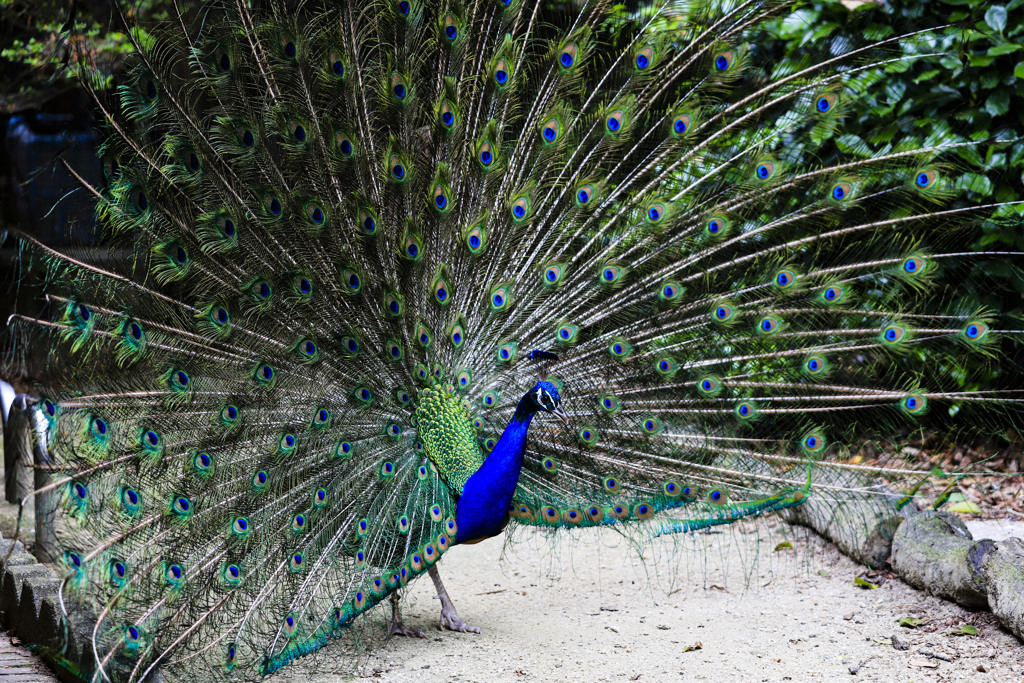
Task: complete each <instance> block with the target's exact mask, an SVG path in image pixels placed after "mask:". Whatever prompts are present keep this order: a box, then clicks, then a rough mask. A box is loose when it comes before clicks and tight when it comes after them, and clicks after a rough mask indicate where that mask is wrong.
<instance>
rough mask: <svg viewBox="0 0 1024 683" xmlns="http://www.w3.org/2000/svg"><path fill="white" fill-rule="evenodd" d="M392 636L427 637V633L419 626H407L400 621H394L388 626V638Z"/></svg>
mask: <svg viewBox="0 0 1024 683" xmlns="http://www.w3.org/2000/svg"><path fill="white" fill-rule="evenodd" d="M391 636H405V637H407V638H426V637H427V634H426V633H424V632H423V631H421V630H419V629H418V628H412V627H410V626H406V625H405V624H403V623H402V622H400V621H392V622H391V625H390V626H388V638H390V637H391Z"/></svg>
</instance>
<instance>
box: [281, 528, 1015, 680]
mask: <svg viewBox="0 0 1024 683" xmlns="http://www.w3.org/2000/svg"><path fill="white" fill-rule="evenodd" d="M1021 529H1022V525H1021V523H1020V522H1018V523H1016V525H1015V526H1007V525H1005V524H1004V525H1002V527H1001V528H1000V527H999V525H997V526H996V528H995V531H994V533H993V532H992V529H991V528H989V529H986V533H976V534H975V536H976V537H982V536H989V537H993V536H996V537H998V536H1000V535H1005V534H1006V533H1007V531H1008V530H1009V532H1010V533H1012V534H1013V535H1024V534H1022V531H1021ZM785 541H788V542H789V543H791V544H792V546H793V547H792V548H788V547H784V548H776V546H777V545H778V544H779V543H780V542H785ZM503 544H504V539H503V538H496V539H491V540H490V541H486V542H484V543H480V544H478V545H475V546H463V547H456V548H453V549H452V550H451V551H450V552H449V553H448V554H446V555H445V556H444V557H443V558H442V560H441V562H440V565H439V566H440V570H441V575H442V577H443V578H444V581H445V585H446V587H447V589H448V592H449V594H450V595H451V596H452V599H453V601H454V602H455V605H456V607H457V608H458V610H459V614H460V616H461V617H462V618H463V619H464V620H465V621H467V622H468V623H471V624H473V625H475V626H479V627H481V628H482V629H483V634H481V635H474V634H463V633H452V632H444V633H441V632H439V631H437V630H436V624H437V621H436V620H437V614H438V613H439V609H440V608H439V606H438V602H437V600H436V599H435V598H434V591H433V585H432V584H431V582H430V580H429V578H427V577H425V576H424V577H423V578H421V579H419V580H417V581H416V582H414V583H413V584H412V585H411V586H410V587H409V588H408V589H407V590H406V594H405V596H404V597H403V616H404V617H405V622H406V624H407V625H409V626H414V627H417V628H421V629H424V630H425V631H427V633H428V636H429V639H428V640H420V639H410V638H393V639H391V640H390V641H387V642H384V637H383V636H384V615H385V614H386V612H385V611H384V608H378V609H377V610H375V611H374V612H372V613H371V616H370V617H369V618H368V619H366V621H365V623H364V624H363V626H362V628H361V629H357V630H358V631H361V633H362V637H361V638H362V639H361V642H362V655H361V658H360V659H359V664H358V667H357V669H356V671H355V673H354V674H352V673H350V672H351V667H352V664H351V662H352V659H351V655H350V654H347V652H346V650H348V652H351V650H350V649H349V648H346V647H345V646H344V645H343V644H341V643H338V646H337V647H334V646H330V645H329V646H328V647H327V648H325V649H324V650H321V652H320V653H317V654H316V655H313V656H311V657H308V658H306V659H303V660H300V661H299V662H296V663H295V664H293V665H291V666H290V667H287V668H285V669H284V670H283V671H281V672H280V673H279V674H277V675H275V676H273V677H271V678H270V679H267V680H268V681H271V682H272V683H286V682H295V683H299V682H302V683H305V682H308V681H346V680H352V679H353V678H362V677H366V678H376V679H378V680H382V681H396V682H400V681H417V682H420V681H481V682H483V681H488V682H489V681H572V682H573V683H577V682H579V683H582V682H586V681H627V680H629V681H637V680H639V681H697V680H711V681H833V680H848V681H904V682H912V681H913V682H919V681H1000V682H1002V681H1007V682H1013V683H1020V682H1022V681H1024V644H1022V643H1021V642H1020V641H1018V640H1017V639H1016V638H1014V637H1013V636H1012V635H1010V634H1009V633H1007V632H1006V631H1004V630H1002V629H1001V628H1000V627H999V626H998V624H997V622H995V620H994V618H993V617H992V616H991V615H990V614H988V613H985V612H970V611H967V610H964V609H962V608H960V607H958V606H956V605H954V604H952V603H948V602H945V601H943V600H939V599H937V598H933V597H929V596H927V595H925V594H924V593H922V592H920V591H917V590H915V589H913V588H910V587H909V586H907V585H906V584H904V583H903V582H902V581H900V580H899V579H898V578H896V577H895V575H892V574H887V573H882V574H880V575H876V576H873V578H874V580H875V581H880V582H881V587H880V588H878V589H873V590H872V589H864V588H859V587H857V586H855V585H854V579H855V577H857V576H858V575H861V574H863V572H864V571H865V569H864V567H862V566H859V565H857V564H855V563H853V562H852V561H850V560H848V559H846V558H845V557H842V556H841V555H839V553H838V552H837V551H835V549H834V547H832V546H831V545H829V544H827V543H825V542H824V541H822V540H820V539H818V538H817V537H815V536H813V534H807V533H805V532H803V531H801V530H793V529H791V528H789V527H786V526H784V525H778V526H776V525H774V524H772V525H770V528H769V526H765V525H761V526H760V527H758V528H756V529H754V528H750V527H748V528H746V529H742V530H727V531H726V532H725V533H721V534H715V535H703V536H696V537H694V536H688V537H683V538H671V537H670V538H661V539H657V540H656V541H654V542H653V543H652V544H650V545H649V546H647V547H645V548H644V552H643V555H642V557H643V558H645V559H641V556H640V555H639V554H638V553H637V551H636V550H635V549H634V548H632V547H631V546H630V545H628V544H627V543H625V542H623V541H622V539H621V538H620V537H618V536H617V535H616V534H614V533H612V532H610V531H607V530H604V531H600V532H597V533H594V532H593V531H591V532H589V533H585V534H584V533H582V532H580V533H579V535H578V536H577V537H576V538H562V539H560V540H559V542H558V543H557V544H555V545H554V546H553V549H552V545H551V544H550V542H549V541H548V539H547V537H546V536H544V535H543V534H540V533H524V534H521V535H520V536H518V537H517V539H516V541H515V543H513V544H512V545H511V547H510V548H508V549H504V553H503ZM387 613H388V614H389V612H387ZM901 617H914V618H918V619H921V620H922V623H921V624H920V625H919V626H918V627H917V628H914V629H910V628H904V627H900V626H899V620H900V618H901ZM965 623H967V624H973V625H975V626H977V628H978V629H979V631H980V633H979V634H978V635H952V634H950V632H951V631H956V630H959V629H960V628H961V626H962V625H963V624H965ZM893 636H896V638H897V639H898V640H899V641H901V642H902V644H903V645H904V646H905V647H906V648H907V649H903V650H899V649H896V648H895V647H894V646H893V643H892V640H891V639H892V637H893ZM929 653H931V654H929ZM933 655H936V656H938V657H939V658H936V657H935V656H933ZM947 660H949V661H947ZM851 667H852V668H853V669H852V670H855V671H856V673H855V674H854V673H852V670H851Z"/></svg>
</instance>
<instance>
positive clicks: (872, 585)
mask: <svg viewBox="0 0 1024 683" xmlns="http://www.w3.org/2000/svg"><path fill="white" fill-rule="evenodd" d="M853 585H854V586H860V587H861V588H867V589H869V590H874V589H876V588H878V584H877V583H871V582H870V581H865V580H864V579H862V578H860V577H859V576H858V577H857V578H855V579H854V580H853Z"/></svg>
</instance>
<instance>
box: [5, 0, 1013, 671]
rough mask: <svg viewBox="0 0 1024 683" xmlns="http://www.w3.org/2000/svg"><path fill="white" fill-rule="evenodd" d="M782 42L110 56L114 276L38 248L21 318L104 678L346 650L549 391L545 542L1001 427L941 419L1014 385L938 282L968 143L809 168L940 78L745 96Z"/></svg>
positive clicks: (670, 523) (246, 33)
mask: <svg viewBox="0 0 1024 683" xmlns="http://www.w3.org/2000/svg"><path fill="white" fill-rule="evenodd" d="M116 9H117V10H118V12H119V13H120V16H121V18H122V19H123V20H124V21H125V22H126V24H129V25H130V22H131V20H130V19H129V18H128V17H127V15H126V14H125V12H126V10H125V8H123V7H120V6H117V7H116ZM784 9H785V6H784V5H782V4H778V3H776V2H774V0H765V1H761V0H740V1H737V2H724V3H704V2H693V3H686V4H680V3H677V2H656V3H654V4H653V5H651V6H649V7H645V8H643V9H640V10H637V11H635V12H633V11H630V12H625V11H624V10H622V9H621V8H619V9H617V8H616V7H613V6H612V4H611V3H607V2H603V1H590V0H588V1H581V2H579V3H576V4H573V3H553V4H543V3H529V2H523V1H522V0H479V1H478V2H469V1H467V2H457V1H446V2H439V3H426V2H422V1H419V0H400V1H398V2H394V1H392V0H387V1H385V0H380V1H375V0H362V1H361V2H359V1H354V0H353V1H348V0H334V1H332V2H316V1H311V2H302V1H298V0H254V1H253V2H248V3H240V2H230V1H228V0H214V1H213V2H211V3H209V4H207V5H205V6H204V7H203V9H202V11H200V12H197V13H196V14H195V15H194V16H191V15H190V16H183V17H180V18H177V19H175V20H174V21H171V22H169V23H167V24H166V25H163V26H161V27H159V28H158V29H156V30H151V31H143V30H141V29H138V28H137V27H136V28H134V29H132V30H130V31H129V32H128V35H129V36H130V39H131V41H132V43H133V45H134V47H135V53H134V54H133V55H132V56H131V58H130V61H129V63H128V66H127V67H126V69H125V75H124V78H123V82H122V84H121V85H120V86H119V87H118V88H117V90H116V92H114V93H113V95H112V96H106V95H104V94H103V93H101V92H99V91H95V90H94V92H95V94H96V100H97V103H98V106H99V110H100V113H101V115H102V119H103V124H104V126H105V129H106V131H107V137H106V142H105V144H104V145H103V148H102V160H103V168H104V173H105V184H104V185H103V186H102V187H90V188H89V190H90V191H91V192H92V193H93V194H94V195H95V197H96V206H97V213H98V215H99V217H100V219H101V222H102V225H103V229H104V235H105V236H106V238H107V239H108V241H109V243H110V244H111V245H112V252H111V258H110V259H108V261H107V262H105V263H104V264H103V265H99V264H97V263H95V262H91V261H87V260H83V259H82V258H79V257H77V256H76V255H75V254H74V253H70V252H63V251H60V250H58V249H55V248H53V247H49V246H46V245H44V244H41V243H39V242H37V241H35V240H33V239H32V238H31V237H25V238H24V239H25V241H26V243H27V244H29V245H30V246H31V248H32V249H33V251H34V253H36V254H38V255H39V256H40V257H42V259H43V260H44V262H45V264H46V267H47V271H48V278H49V288H50V296H49V302H50V308H49V314H48V317H44V318H40V319H31V318H26V317H18V318H16V319H15V320H14V321H13V322H12V325H13V326H14V327H15V328H16V329H17V330H20V331H21V332H23V335H22V337H21V339H22V340H23V344H22V347H21V349H20V350H21V352H23V353H29V354H45V355H46V365H45V368H46V369H45V376H44V378H43V379H42V380H41V383H40V386H39V389H38V392H39V397H40V409H41V411H42V412H43V414H44V415H45V416H46V418H47V419H48V420H49V423H50V427H49V451H50V454H51V457H52V458H53V459H54V461H55V463H56V464H57V466H58V469H59V472H58V473H55V475H54V477H53V481H52V483H51V484H50V490H52V491H53V492H55V493H57V494H58V495H59V497H60V499H61V504H60V505H61V511H62V513H63V515H64V516H65V517H66V519H67V522H68V524H67V528H66V529H63V530H62V531H61V543H62V548H63V557H62V558H61V564H62V567H63V569H64V571H65V572H66V576H67V581H66V582H65V585H64V587H63V589H62V590H63V593H64V596H65V599H66V600H68V602H69V604H74V603H79V604H83V605H87V606H88V607H89V608H90V609H91V610H92V611H93V613H94V615H95V617H96V618H97V622H96V626H95V629H94V631H93V637H94V642H95V647H96V662H95V665H96V667H97V669H103V670H104V671H105V672H107V674H108V675H109V676H111V677H113V678H116V679H123V680H139V679H142V678H143V677H144V676H146V675H148V674H149V673H150V672H151V671H152V670H154V669H155V668H158V667H163V668H167V669H169V670H174V671H178V672H182V673H183V674H184V675H188V676H191V677H194V678H197V679H201V680H212V679H215V678H220V677H222V676H226V675H228V674H229V673H232V674H236V675H240V676H242V677H249V678H251V677H257V676H259V675H263V674H266V673H269V672H272V671H274V670H276V669H278V668H280V667H281V666H283V665H284V664H287V663H288V662H289V661H291V660H293V659H294V658H296V657H299V656H302V655H304V654H307V653H309V652H312V651H313V650H315V649H317V648H319V647H320V646H322V645H324V644H325V643H326V642H328V641H329V640H330V639H331V638H332V637H333V636H337V635H339V634H340V633H342V632H344V629H345V627H346V626H347V625H349V624H350V623H351V622H352V621H353V619H355V618H356V617H357V616H358V615H360V614H362V613H364V612H366V611H367V610H369V609H370V608H371V607H373V606H374V605H375V604H377V603H378V602H380V601H381V600H382V599H384V597H385V596H387V595H389V594H390V593H392V592H393V591H395V590H397V589H398V588H400V587H402V586H404V585H406V584H407V583H408V582H409V581H411V580H412V579H414V578H415V577H417V576H418V575H420V574H422V573H424V572H425V571H427V570H428V569H429V568H430V567H431V566H433V565H434V564H435V563H436V562H437V560H438V559H439V558H440V557H441V556H442V555H443V554H444V552H445V551H446V550H447V549H448V547H450V546H451V545H452V544H454V543H456V542H462V541H464V540H470V539H464V538H460V537H459V536H458V526H459V525H458V524H457V522H456V517H457V512H458V510H457V508H458V504H459V501H460V499H461V497H462V496H463V495H464V493H466V492H467V491H469V490H470V488H471V487H470V486H469V485H468V484H467V482H468V481H469V480H470V477H472V476H473V475H474V473H476V472H478V471H479V470H480V468H481V466H482V465H483V463H484V462H485V461H486V460H487V459H488V457H489V456H490V455H491V454H492V453H496V452H498V451H497V450H496V449H498V445H499V443H500V437H501V435H502V433H503V430H504V429H505V426H506V425H507V424H509V423H510V421H511V422H514V421H515V415H516V410H517V406H518V405H519V403H520V400H521V399H522V398H523V396H524V393H526V392H529V391H530V390H531V387H534V386H535V384H536V383H537V380H538V377H540V378H542V379H545V380H546V381H547V382H548V383H550V385H551V386H553V387H554V389H555V390H556V391H557V395H558V396H560V400H561V405H562V406H563V408H564V410H565V412H566V413H567V414H568V417H569V423H570V424H569V426H565V425H563V424H561V423H559V422H558V421H555V420H551V419H547V418H546V417H541V418H540V419H538V420H537V421H535V423H534V424H533V426H532V428H531V431H530V438H529V441H526V440H525V439H526V437H525V433H526V432H525V427H524V428H523V448H525V452H524V454H523V460H522V470H521V472H519V473H518V480H517V483H516V484H515V492H514V497H513V500H512V502H511V504H510V505H509V509H508V512H507V514H508V517H510V520H511V521H510V523H511V524H518V525H531V526H538V527H547V528H551V529H554V528H562V527H571V528H577V527H579V528H582V527H592V526H605V525H615V526H616V527H618V528H620V529H621V530H622V532H623V533H624V534H627V535H633V536H643V535H657V534H662V533H676V532H685V531H692V530H696V529H701V528H706V527H709V526H714V525H720V524H728V523H731V522H733V521H735V520H737V519H740V518H744V517H750V516H755V515H760V514H764V513H768V512H772V511H777V510H781V509H784V508H787V507H792V506H795V505H799V504H800V503H802V502H803V501H804V500H806V499H807V498H808V497H809V496H824V497H827V496H832V495H837V493H838V492H840V491H841V490H842V489H843V488H844V487H843V486H841V485H829V484H828V483H827V482H829V481H834V480H832V479H829V477H828V476H827V473H829V472H832V471H841V472H854V473H858V474H863V475H864V476H865V477H866V476H868V475H875V474H884V475H885V476H886V477H888V478H889V479H891V480H893V481H896V482H899V481H903V480H906V481H911V482H914V481H918V480H919V479H920V478H921V477H922V476H923V475H925V474H927V473H928V471H929V470H930V465H924V464H919V463H915V462H914V461H913V460H912V459H910V458H900V457H899V456H893V458H892V459H891V460H889V461H886V462H885V463H884V465H879V466H875V465H868V464H857V463H856V461H855V460H854V459H852V457H851V449H853V450H855V444H856V443H857V441H856V439H859V438H862V437H863V436H864V435H865V434H871V433H877V434H886V433H889V432H892V431H895V430H901V429H902V430H908V429H909V430H913V429H914V428H915V426H916V425H918V424H919V421H920V420H921V419H922V416H924V415H925V414H926V413H927V412H928V411H936V410H943V411H945V410H947V409H949V408H950V407H951V406H956V407H957V408H958V409H962V410H964V411H968V412H970V414H971V415H972V416H974V418H976V423H977V424H978V426H979V428H984V427H985V426H986V425H991V424H998V423H999V422H1000V421H1003V422H1005V421H1006V420H1010V419H1015V415H1016V414H1018V413H1019V409H1020V403H1019V400H1020V399H1019V393H1014V392H1012V391H999V390H992V391H988V392H966V391H963V390H962V388H961V387H962V381H961V380H962V376H963V375H962V362H961V360H962V357H964V356H968V355H970V356H972V357H977V358H983V359H984V358H990V359H991V361H992V362H1000V359H1001V355H1000V352H999V346H998V341H997V340H998V339H999V331H1000V330H999V319H998V317H997V316H995V315H993V314H991V313H990V312H988V311H984V310H972V309H969V308H965V307H964V304H963V303H962V301H961V295H960V291H959V288H958V283H957V279H956V278H957V277H960V276H961V275H960V274H961V271H960V270H958V269H957V264H958V263H960V262H962V261H963V260H965V259H969V258H976V257H978V254H977V253H973V252H972V253H966V250H965V249H964V248H962V244H964V241H963V240H964V239H965V235H969V234H971V231H972V230H974V229H975V228H976V226H977V225H978V222H979V221H980V220H981V219H982V218H985V217H987V216H989V215H991V214H992V213H993V212H994V211H995V210H996V209H997V208H998V207H997V206H995V205H991V206H981V205H978V204H976V203H971V202H970V201H968V200H967V199H968V187H967V185H966V184H965V183H964V182H963V181H962V176H961V170H962V169H961V164H962V163H963V162H962V161H960V160H959V159H960V157H959V156H958V151H959V150H961V149H963V147H964V146H965V145H966V144H967V143H965V142H963V141H961V140H960V139H959V138H957V137H956V136H955V135H953V134H952V133H950V134H949V135H948V136H947V137H945V138H942V139H929V140H925V141H923V142H922V141H920V140H911V139H908V140H906V141H904V140H900V139H899V138H898V137H896V138H893V139H892V141H891V142H890V143H889V144H887V145H885V146H882V147H877V148H874V147H870V146H869V145H868V144H867V143H864V142H863V141H856V140H840V141H839V142H838V143H837V140H839V136H840V135H841V124H842V119H843V115H844V112H846V111H847V109H848V107H849V104H850V102H851V101H852V100H853V99H854V98H856V97H858V90H857V88H868V87H873V86H874V85H877V84H874V83H871V82H865V81H864V80H863V79H864V78H866V76H867V75H868V74H871V73H875V70H877V69H878V67H879V66H885V65H889V64H897V63H899V62H900V61H903V60H910V59H937V58H938V57H939V56H940V55H936V54H931V53H929V52H928V51H927V50H917V51H916V52H913V53H911V51H908V50H905V49H903V48H904V47H905V46H906V45H907V44H915V40H917V39H919V38H921V36H919V35H918V36H915V35H911V36H899V37H894V38H888V39H884V40H881V41H879V42H877V43H874V44H870V45H863V46H861V45H856V44H853V43H852V42H851V43H847V44H833V45H831V46H830V47H829V49H828V50H824V49H823V50H822V51H821V54H820V59H818V60H817V61H813V62H812V61H810V60H808V61H805V62H800V63H798V62H796V61H792V60H786V61H783V62H780V63H765V62H764V60H763V59H762V58H761V53H760V52H759V50H758V49H757V48H758V44H759V43H761V42H763V41H764V40H765V39H766V36H765V33H764V31H765V29H764V26H765V22H766V21H768V20H770V19H772V18H773V17H776V16H778V15H780V13H781V12H782V11H783V10H784ZM87 86H89V87H93V84H90V83H87ZM837 149H838V150H841V151H842V154H837ZM987 256H988V257H989V258H1000V259H1005V258H1008V256H1006V255H991V254H989V255H987ZM523 400H525V399H523ZM527 424H528V422H527ZM498 450H500V449H498ZM467 495H468V494H467Z"/></svg>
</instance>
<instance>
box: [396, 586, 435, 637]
mask: <svg viewBox="0 0 1024 683" xmlns="http://www.w3.org/2000/svg"><path fill="white" fill-rule="evenodd" d="M391 636H408V637H409V638H426V637H427V634H426V633H424V632H423V631H421V630H419V629H418V628H409V627H408V626H406V625H405V624H403V623H402V613H401V612H399V611H398V591H395V592H394V593H392V594H391V625H390V626H389V627H388V638H390V637H391Z"/></svg>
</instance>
